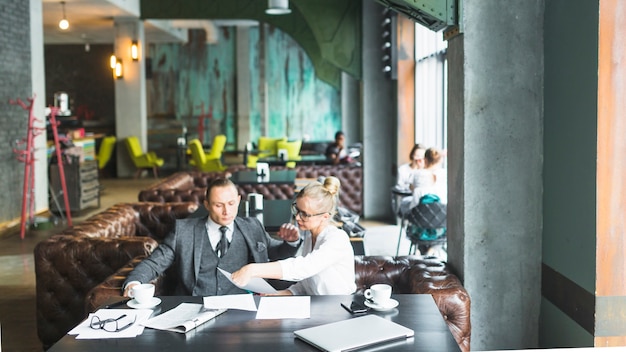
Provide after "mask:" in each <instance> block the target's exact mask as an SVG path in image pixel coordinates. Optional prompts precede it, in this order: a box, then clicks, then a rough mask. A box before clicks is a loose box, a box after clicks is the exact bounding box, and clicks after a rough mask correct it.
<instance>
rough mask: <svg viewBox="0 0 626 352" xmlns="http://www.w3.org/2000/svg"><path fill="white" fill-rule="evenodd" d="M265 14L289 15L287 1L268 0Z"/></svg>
mask: <svg viewBox="0 0 626 352" xmlns="http://www.w3.org/2000/svg"><path fill="white" fill-rule="evenodd" d="M265 13H266V14H268V15H286V14H290V13H291V9H290V8H289V0H268V1H267V9H266V10H265Z"/></svg>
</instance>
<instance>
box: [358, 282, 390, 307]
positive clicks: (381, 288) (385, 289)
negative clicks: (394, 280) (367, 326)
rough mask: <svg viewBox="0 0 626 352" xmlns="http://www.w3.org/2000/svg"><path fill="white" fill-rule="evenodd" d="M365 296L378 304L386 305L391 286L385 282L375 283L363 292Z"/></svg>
mask: <svg viewBox="0 0 626 352" xmlns="http://www.w3.org/2000/svg"><path fill="white" fill-rule="evenodd" d="M364 295H365V298H367V299H368V300H370V301H372V302H373V303H374V304H376V305H379V306H386V305H387V304H389V300H390V299H391V286H389V285H387V284H376V285H372V286H371V287H370V288H368V289H367V290H365V292H364Z"/></svg>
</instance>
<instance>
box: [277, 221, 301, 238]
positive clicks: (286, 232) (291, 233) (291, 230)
mask: <svg viewBox="0 0 626 352" xmlns="http://www.w3.org/2000/svg"><path fill="white" fill-rule="evenodd" d="M278 237H280V238H282V239H283V240H285V241H287V242H295V241H297V240H299V239H300V231H298V228H297V227H296V226H295V225H293V224H282V225H280V229H279V230H278Z"/></svg>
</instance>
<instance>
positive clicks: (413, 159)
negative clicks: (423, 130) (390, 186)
mask: <svg viewBox="0 0 626 352" xmlns="http://www.w3.org/2000/svg"><path fill="white" fill-rule="evenodd" d="M425 151H426V148H425V147H424V146H423V145H421V144H419V143H417V144H416V145H414V146H413V148H412V149H411V152H410V153H409V160H410V161H409V162H408V163H406V164H402V165H400V167H398V178H397V182H396V187H397V188H398V189H410V186H411V184H412V183H413V172H414V171H415V170H419V169H422V168H424V152H425Z"/></svg>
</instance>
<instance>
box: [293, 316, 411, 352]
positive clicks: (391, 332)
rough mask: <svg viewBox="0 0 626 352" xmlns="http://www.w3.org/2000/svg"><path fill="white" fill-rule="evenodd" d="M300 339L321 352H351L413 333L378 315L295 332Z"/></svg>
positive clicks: (396, 339) (406, 336) (399, 338)
mask: <svg viewBox="0 0 626 352" xmlns="http://www.w3.org/2000/svg"><path fill="white" fill-rule="evenodd" d="M294 334H295V335H296V337H297V338H299V339H301V340H303V341H305V342H307V343H309V344H311V345H313V346H315V347H317V348H319V349H320V350H322V351H333V352H334V351H351V350H355V349H359V348H363V347H368V346H373V345H378V344H382V343H387V342H391V341H398V340H401V339H406V338H408V337H412V336H413V335H414V332H413V330H411V329H409V328H406V327H404V326H402V325H400V324H396V323H394V322H392V321H389V320H387V319H384V318H381V317H379V316H377V315H365V316H362V317H358V318H352V319H348V320H342V321H338V322H336V323H330V324H324V325H319V326H315V327H312V328H306V329H300V330H296V331H294Z"/></svg>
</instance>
